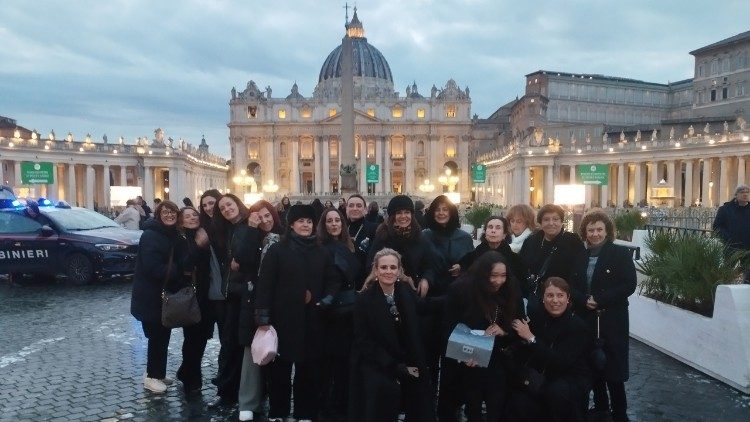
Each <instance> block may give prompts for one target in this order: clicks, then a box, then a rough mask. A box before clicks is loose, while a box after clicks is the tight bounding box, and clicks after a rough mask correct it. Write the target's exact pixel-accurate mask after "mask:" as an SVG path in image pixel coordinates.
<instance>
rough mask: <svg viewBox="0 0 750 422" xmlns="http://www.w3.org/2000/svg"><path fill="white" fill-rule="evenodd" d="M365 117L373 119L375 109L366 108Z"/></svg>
mask: <svg viewBox="0 0 750 422" xmlns="http://www.w3.org/2000/svg"><path fill="white" fill-rule="evenodd" d="M367 115H368V116H370V117H375V109H374V108H368V109H367Z"/></svg>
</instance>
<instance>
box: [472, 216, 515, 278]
mask: <svg viewBox="0 0 750 422" xmlns="http://www.w3.org/2000/svg"><path fill="white" fill-rule="evenodd" d="M482 227H484V231H482V236H481V237H480V238H479V239H480V243H479V245H477V247H476V248H474V250H473V251H471V252H469V253H467V254H466V255H464V257H463V258H461V259H460V260H459V261H458V265H459V268H460V270H461V271H462V272H466V271H468V269H469V267H471V265H472V264H474V261H476V260H477V259H479V257H480V256H482V255H484V254H485V253H486V252H489V251H495V252H498V253H500V254H501V255H503V256H504V257H505V260H506V261H507V265H508V271H510V273H511V274H513V276H514V277H515V278H516V281H517V282H519V283H520V282H522V281H525V280H526V266H525V265H524V263H523V261H522V260H521V257H520V256H519V255H518V254H517V253H515V252H513V251H512V250H511V248H510V244H509V243H508V239H509V238H510V237H509V236H508V235H509V233H510V230H509V224H508V220H507V219H505V217H501V216H499V215H492V216H490V217H488V218H487V220H486V221H485V222H484V225H483V226H482ZM519 287H520V286H519Z"/></svg>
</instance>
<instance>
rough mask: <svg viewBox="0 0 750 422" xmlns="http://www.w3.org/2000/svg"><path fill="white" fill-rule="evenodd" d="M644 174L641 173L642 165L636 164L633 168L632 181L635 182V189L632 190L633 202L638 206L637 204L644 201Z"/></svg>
mask: <svg viewBox="0 0 750 422" xmlns="http://www.w3.org/2000/svg"><path fill="white" fill-rule="evenodd" d="M644 176H645V174H644V171H643V163H640V162H636V163H635V167H634V174H633V179H634V182H635V189H634V194H633V196H634V198H633V199H634V202H635V203H636V204H638V203H639V202H641V201H643V200H644V199H646V196H645V195H644V187H645V185H646V184H645V183H644V182H645V177H644Z"/></svg>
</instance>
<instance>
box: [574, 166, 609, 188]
mask: <svg viewBox="0 0 750 422" xmlns="http://www.w3.org/2000/svg"><path fill="white" fill-rule="evenodd" d="M576 179H577V180H578V181H579V183H582V184H584V185H599V186H607V185H608V184H609V165H608V164H579V165H578V166H577V167H576Z"/></svg>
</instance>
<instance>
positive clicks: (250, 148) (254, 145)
mask: <svg viewBox="0 0 750 422" xmlns="http://www.w3.org/2000/svg"><path fill="white" fill-rule="evenodd" d="M258 149H259V148H258V141H250V142H248V145H247V156H248V157H249V158H250V159H251V160H257V159H258Z"/></svg>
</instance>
